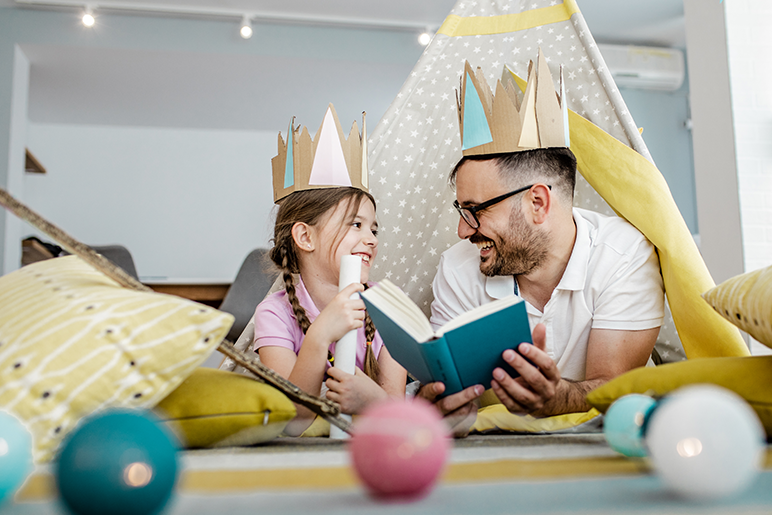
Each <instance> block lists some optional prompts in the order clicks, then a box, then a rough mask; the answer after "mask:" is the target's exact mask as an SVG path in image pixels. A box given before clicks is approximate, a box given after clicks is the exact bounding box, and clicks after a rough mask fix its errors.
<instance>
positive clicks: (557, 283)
mask: <svg viewBox="0 0 772 515" xmlns="http://www.w3.org/2000/svg"><path fill="white" fill-rule="evenodd" d="M470 78H471V77H470ZM545 83H546V81H545ZM475 85H476V86H477V84H475ZM466 87H470V86H469V85H466ZM478 87H479V86H478ZM549 88H550V90H551V88H552V85H551V84H550V85H549ZM537 95H538V93H537ZM552 95H553V98H555V97H554V93H553V94H552ZM462 98H463V97H462ZM491 133H492V134H493V138H494V140H495V137H496V134H497V133H496V130H495V128H493V129H492V130H491ZM498 148H499V149H500V148H501V145H499V146H498ZM575 173H576V160H575V158H574V155H573V153H572V152H571V151H570V150H569V149H568V148H554V147H549V148H536V149H527V150H526V149H522V150H521V149H516V150H515V151H512V152H499V153H490V154H488V153H480V152H477V153H471V152H470V153H467V152H465V156H464V157H463V158H462V159H461V161H460V162H459V163H458V165H456V167H455V169H454V170H453V172H452V173H451V184H454V185H455V188H456V198H457V201H456V203H455V207H456V209H457V210H458V212H459V214H460V219H459V225H458V235H459V237H460V238H462V239H463V240H464V241H462V242H460V243H458V244H456V245H455V246H453V247H451V248H450V249H449V250H448V251H446V252H445V253H444V254H443V256H442V258H441V260H440V266H439V270H438V273H437V276H436V277H435V280H434V284H433V288H434V296H435V300H434V303H433V304H432V319H431V321H432V324H433V325H434V326H435V327H437V326H440V325H442V324H443V323H445V322H447V321H448V320H451V319H452V318H454V317H456V316H457V315H459V314H460V313H463V312H465V311H468V310H470V309H472V308H474V307H476V306H479V305H481V304H485V303H487V302H491V301H493V300H496V299H498V298H502V297H505V296H507V295H511V294H516V295H518V296H519V297H521V298H522V299H523V300H525V302H526V309H527V312H528V317H529V321H530V323H531V327H532V329H533V340H534V345H533V346H531V345H528V344H521V345H519V346H518V349H517V351H518V352H515V351H513V350H507V351H505V352H504V354H503V358H504V359H505V361H507V363H509V364H510V365H511V366H512V367H513V368H514V369H515V370H516V371H517V372H518V373H519V374H520V376H519V377H516V378H513V377H511V376H509V375H508V374H507V373H506V372H505V371H504V370H502V369H500V368H497V369H496V370H494V371H493V378H492V379H493V380H492V382H491V385H492V389H493V391H494V392H495V394H496V396H497V397H498V398H499V399H500V400H501V402H502V403H503V404H504V405H505V406H506V407H507V409H508V410H509V411H511V412H513V413H528V414H531V415H534V416H550V415H558V414H562V413H570V412H579V411H586V410H588V409H589V408H590V407H589V406H588V405H587V403H586V402H585V400H584V398H585V395H586V394H587V392H589V391H590V390H592V389H594V388H596V387H598V386H600V385H601V384H603V383H604V382H606V381H608V380H609V379H611V378H613V377H615V376H617V375H619V374H621V373H623V372H626V371H628V370H630V369H632V368H635V367H638V366H643V365H645V364H646V362H647V360H648V358H649V356H650V355H651V352H652V349H653V348H654V344H655V342H656V338H657V335H658V333H659V327H660V325H661V323H662V318H663V311H664V298H663V286H662V278H661V274H660V269H659V261H658V259H657V255H656V252H655V250H654V248H653V246H652V245H651V244H650V243H649V242H648V241H647V240H646V238H645V237H643V235H641V233H640V232H638V230H637V229H635V228H634V227H633V226H631V225H630V224H629V223H627V222H626V221H624V220H622V219H620V218H616V217H605V216H602V215H599V214H597V213H593V212H591V211H586V210H582V209H576V208H573V207H572V205H573V194H574V184H575ZM525 358H527V359H528V360H529V361H530V363H529V361H526V359H525ZM482 390H483V389H482V387H481V386H479V385H478V386H476V387H471V388H468V389H466V390H464V391H462V392H459V393H457V394H455V395H451V396H448V397H446V398H444V399H442V400H440V401H439V402H437V406H438V408H439V409H440V410H441V411H442V412H443V413H444V414H453V415H454V416H457V418H456V421H457V422H458V431H457V432H461V433H463V432H464V430H466V429H468V427H469V426H470V425H471V423H470V422H473V420H474V418H473V417H474V415H475V413H476V409H475V408H474V406H473V404H472V403H471V402H470V401H472V400H474V399H475V398H476V397H478V396H479V395H480V394H481V393H482ZM442 391H444V386H443V385H441V384H439V383H432V384H429V385H426V386H425V387H424V388H423V389H422V391H421V395H422V396H423V397H425V398H428V399H430V400H436V396H437V395H439V394H440V393H442Z"/></svg>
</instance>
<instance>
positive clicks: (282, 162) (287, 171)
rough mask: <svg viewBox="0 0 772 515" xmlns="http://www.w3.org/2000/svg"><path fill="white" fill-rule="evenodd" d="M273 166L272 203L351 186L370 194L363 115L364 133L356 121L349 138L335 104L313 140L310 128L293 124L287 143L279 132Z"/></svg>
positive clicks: (329, 108)
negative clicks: (297, 193)
mask: <svg viewBox="0 0 772 515" xmlns="http://www.w3.org/2000/svg"><path fill="white" fill-rule="evenodd" d="M271 164H272V166H273V201H274V202H278V201H280V200H281V199H283V198H284V197H286V196H287V195H289V194H290V193H293V192H295V191H303V190H311V189H321V188H337V187H341V186H352V187H354V188H359V189H362V190H364V191H367V190H368V188H369V185H368V177H367V174H368V165H367V129H366V125H365V115H364V113H362V134H361V136H360V134H359V128H358V127H357V124H356V122H354V124H353V125H352V127H351V132H350V133H349V136H348V139H346V138H345V137H344V135H343V129H342V128H341V126H340V121H338V115H337V113H336V112H335V108H334V107H333V105H332V104H330V105H329V106H328V107H327V113H326V114H325V115H324V120H323V121H322V125H321V126H320V127H319V130H318V131H317V132H316V135H315V137H314V139H313V140H312V139H311V136H310V134H309V133H308V129H307V128H306V127H303V129H302V131H301V129H300V127H298V128H297V129H296V128H295V118H294V117H293V118H292V120H291V121H290V125H289V131H288V134H287V140H286V142H285V140H284V138H282V136H281V133H279V154H278V155H277V156H276V157H274V158H273V159H272V160H271Z"/></svg>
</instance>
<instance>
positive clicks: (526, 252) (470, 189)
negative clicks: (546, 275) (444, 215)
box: [456, 160, 548, 276]
mask: <svg viewBox="0 0 772 515" xmlns="http://www.w3.org/2000/svg"><path fill="white" fill-rule="evenodd" d="M518 186H521V185H518ZM509 191H510V189H509V187H508V186H507V185H506V184H504V183H503V181H502V180H501V179H500V178H499V174H498V168H497V164H496V162H495V161H492V160H487V161H473V160H469V161H466V162H465V163H464V164H463V165H461V167H460V168H459V169H458V173H457V176H456V198H457V199H458V203H459V205H461V207H474V206H476V205H479V204H482V203H483V202H485V201H486V200H489V199H492V198H494V197H497V196H499V195H503V194H505V193H508V192H509ZM527 194H528V192H524V193H520V194H517V195H515V196H513V197H511V198H509V199H506V200H504V201H502V202H500V203H498V204H495V205H493V206H491V207H489V208H487V209H484V210H482V211H479V212H477V219H478V220H479V222H480V227H478V228H477V229H472V228H471V227H470V226H469V225H468V224H467V223H466V222H465V221H464V220H463V219H462V218H461V217H459V224H458V236H459V237H460V238H462V239H469V241H471V242H472V243H474V244H476V245H477V247H478V248H479V249H480V271H481V272H482V273H483V274H485V275H487V276H494V275H520V274H527V273H529V272H531V271H533V270H535V269H537V268H538V267H539V266H540V265H541V264H542V263H543V261H544V259H545V258H546V256H547V248H548V236H547V234H546V232H544V231H543V230H541V229H540V228H539V227H537V226H535V225H534V224H533V223H532V222H531V221H530V220H529V219H528V217H527V216H526V215H525V214H524V213H523V195H527Z"/></svg>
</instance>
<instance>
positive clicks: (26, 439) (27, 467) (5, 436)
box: [0, 411, 33, 506]
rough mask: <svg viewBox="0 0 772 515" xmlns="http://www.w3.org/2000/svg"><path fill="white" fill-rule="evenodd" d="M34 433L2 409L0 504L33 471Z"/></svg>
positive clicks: (0, 418) (0, 426)
mask: <svg viewBox="0 0 772 515" xmlns="http://www.w3.org/2000/svg"><path fill="white" fill-rule="evenodd" d="M32 470H33V465H32V435H31V434H30V432H29V431H28V430H27V428H26V427H24V424H22V423H21V421H19V419H18V418H16V417H14V416H13V415H11V414H10V413H7V412H5V411H0V506H2V505H3V504H4V503H5V502H6V501H8V500H9V499H11V498H12V497H13V494H14V493H15V492H16V490H18V489H19V487H21V485H22V484H23V483H24V481H25V480H26V479H27V476H29V475H30V474H31V473H32Z"/></svg>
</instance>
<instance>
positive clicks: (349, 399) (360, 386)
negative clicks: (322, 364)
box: [325, 367, 388, 414]
mask: <svg viewBox="0 0 772 515" xmlns="http://www.w3.org/2000/svg"><path fill="white" fill-rule="evenodd" d="M327 375H328V376H330V378H329V379H327V381H325V384H326V385H327V388H329V389H330V390H329V391H328V392H327V398H328V399H330V400H331V401H333V402H337V403H338V404H340V409H341V411H343V413H347V414H354V413H360V412H361V411H362V410H363V409H365V408H366V407H367V406H369V405H370V404H372V403H373V402H375V401H378V400H383V399H386V398H388V394H387V393H386V392H385V391H384V390H383V388H381V387H380V386H379V385H378V383H376V382H375V381H373V380H372V379H370V378H369V377H368V376H367V375H366V374H365V373H364V372H362V371H361V370H360V369H359V367H357V369H356V371H355V373H354V375H351V374H347V373H346V372H343V371H342V370H341V369H339V368H335V367H331V368H328V369H327Z"/></svg>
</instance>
